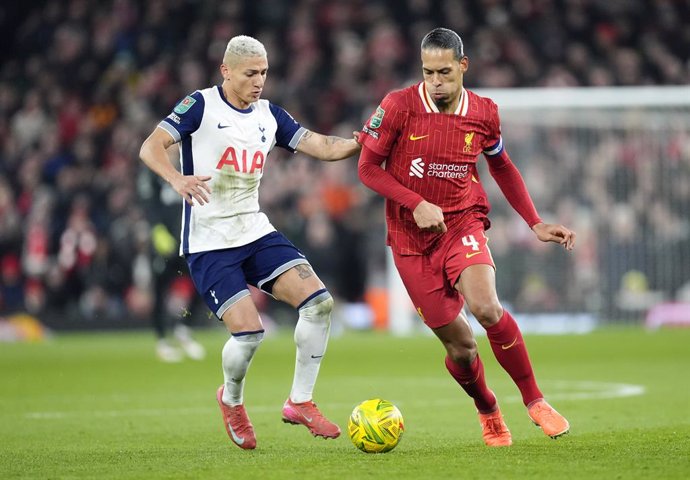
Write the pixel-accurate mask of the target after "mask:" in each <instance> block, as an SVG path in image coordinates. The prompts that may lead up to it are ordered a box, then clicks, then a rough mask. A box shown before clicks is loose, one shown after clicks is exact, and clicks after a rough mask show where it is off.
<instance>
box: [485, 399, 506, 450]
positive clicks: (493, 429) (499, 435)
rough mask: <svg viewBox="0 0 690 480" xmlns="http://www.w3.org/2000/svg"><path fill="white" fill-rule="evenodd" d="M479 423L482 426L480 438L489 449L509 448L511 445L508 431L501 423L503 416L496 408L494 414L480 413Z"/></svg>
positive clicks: (504, 424)
mask: <svg viewBox="0 0 690 480" xmlns="http://www.w3.org/2000/svg"><path fill="white" fill-rule="evenodd" d="M479 423H480V424H481V426H482V437H483V438H484V443H486V444H487V445H488V446H489V447H509V446H510V445H512V444H513V438H512V437H511V436H510V430H508V426H507V425H506V423H505V422H504V421H503V415H501V410H499V409H498V408H497V409H496V411H495V412H491V413H480V414H479Z"/></svg>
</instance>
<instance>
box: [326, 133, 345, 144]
mask: <svg viewBox="0 0 690 480" xmlns="http://www.w3.org/2000/svg"><path fill="white" fill-rule="evenodd" d="M341 140H342V138H340V137H334V136H333V135H329V136H327V137H326V145H333V144H334V143H338V142H340V141H341Z"/></svg>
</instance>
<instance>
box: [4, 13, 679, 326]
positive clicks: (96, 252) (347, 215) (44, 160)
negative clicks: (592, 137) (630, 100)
mask: <svg viewBox="0 0 690 480" xmlns="http://www.w3.org/2000/svg"><path fill="white" fill-rule="evenodd" d="M464 4H465V5H464V8H462V9H460V8H457V2H456V1H454V0H441V1H433V2H432V1H431V0H403V1H392V0H371V1H366V2H365V1H360V0H357V1H343V0H297V1H292V2H288V1H287V0H274V1H271V2H269V1H268V0H252V1H249V0H241V1H236V2H221V1H219V0H208V1H203V0H172V1H161V0H155V1H143V0H111V1H106V2H87V1H84V0H69V1H66V2H46V1H40V2H25V4H16V5H15V4H12V5H10V4H8V5H3V7H1V9H2V11H3V12H4V13H5V15H0V32H1V35H2V38H3V46H4V47H5V48H3V51H2V53H1V54H0V55H2V61H1V62H0V261H1V262H2V279H3V284H2V295H3V299H4V300H3V302H2V303H0V313H3V312H4V311H6V310H8V309H15V308H17V302H20V303H21V302H23V303H24V308H25V309H26V310H28V311H29V312H31V313H40V314H42V315H44V316H45V318H46V320H47V321H49V322H51V321H52V322H56V323H59V324H61V325H66V326H70V325H71V324H76V323H79V322H80V321H83V322H87V323H91V324H98V325H118V324H120V325H124V324H128V325H132V324H135V325H136V324H141V323H144V324H146V323H148V322H150V321H151V318H152V317H153V318H155V319H156V320H155V322H157V325H158V326H157V327H156V329H157V331H158V332H159V333H158V336H159V338H164V337H166V336H167V333H165V332H167V329H168V327H164V326H161V325H166V324H170V325H173V324H175V323H176V322H177V320H173V317H175V316H179V315H186V317H184V318H187V319H189V317H190V315H189V314H188V312H190V311H192V310H196V309H195V308H194V306H193V305H191V304H190V303H189V302H190V300H189V299H188V298H187V296H186V294H185V291H186V290H185V288H186V287H184V285H183V283H184V280H183V279H184V278H186V277H185V274H186V271H185V270H184V268H178V265H177V263H176V262H175V261H174V260H173V259H172V256H170V254H169V253H165V254H163V253H161V250H160V246H159V247H156V246H155V241H156V238H157V237H159V240H160V233H159V234H156V228H159V227H158V226H157V224H159V223H161V224H162V225H163V226H164V228H165V229H166V230H167V231H168V232H169V233H170V234H171V235H172V236H173V237H174V236H175V235H176V233H177V229H178V228H179V210H178V209H179V208H180V206H181V204H180V202H179V200H178V199H175V200H174V201H173V202H172V203H170V202H168V201H167V200H165V192H163V191H160V188H159V186H155V185H153V184H152V183H151V182H150V181H149V180H147V179H146V177H145V175H143V174H142V170H144V168H143V167H142V166H141V165H140V162H139V161H138V159H137V155H138V148H139V146H140V145H141V143H142V141H143V140H144V136H145V135H147V134H148V132H149V131H150V130H151V128H152V126H154V125H155V123H156V122H157V121H158V120H157V119H159V118H161V117H162V116H164V115H166V114H167V113H169V111H170V108H171V106H172V105H174V104H175V103H176V102H177V101H178V100H179V99H180V98H181V97H182V96H183V95H184V94H185V93H186V92H188V91H190V90H193V89H194V88H201V87H202V86H205V85H207V84H211V83H220V79H219V78H217V59H218V58H220V56H221V52H222V50H223V49H224V48H225V45H226V42H227V40H228V39H229V38H230V37H231V36H233V35H237V34H248V35H253V36H256V37H257V38H259V39H260V40H262V41H263V42H264V43H265V44H266V46H267V48H268V49H269V50H280V51H281V54H280V55H277V56H275V57H272V59H271V72H272V73H271V75H270V79H269V82H268V84H267V85H266V91H265V92H264V95H265V96H266V97H268V98H271V99H272V100H273V101H275V102H276V103H279V104H282V105H284V106H285V108H286V109H287V110H289V111H291V112H292V113H293V114H295V116H297V117H298V118H300V119H302V121H303V124H304V125H305V126H306V127H307V128H310V129H314V130H319V131H331V132H334V133H337V132H350V131H352V130H356V129H359V128H360V127H361V124H362V121H363V118H362V115H363V112H368V111H370V110H371V109H372V106H371V103H372V102H375V101H377V100H378V99H379V98H381V97H383V96H384V94H385V93H386V92H387V91H389V90H391V89H394V88H397V87H398V86H400V85H402V84H404V83H407V82H408V79H409V78H412V77H416V76H417V75H416V73H417V70H418V69H419V65H418V63H416V62H409V61H408V60H407V59H408V58H409V56H410V55H409V53H410V52H414V51H417V49H418V45H417V44H416V42H417V39H419V38H421V35H422V34H423V32H426V31H428V30H429V29H430V28H432V27H433V26H447V27H450V28H453V29H455V30H457V31H458V32H460V34H461V35H462V37H463V39H464V41H465V45H466V49H467V51H468V53H469V54H470V57H471V58H472V63H471V68H473V67H475V66H476V67H477V68H476V70H477V72H479V75H472V76H471V77H468V82H469V83H468V84H467V87H468V88H477V87H533V86H548V87H563V86H611V85H651V84H654V85H670V84H676V85H683V84H688V83H690V35H688V34H687V32H686V30H687V25H686V24H687V21H685V20H683V19H687V18H690V4H688V2H668V1H665V2H663V1H654V2H650V1H644V0H630V1H626V2H620V1H618V2H610V1H606V0H588V1H572V0H558V1H553V2H543V1H528V0H520V1H508V0H492V1H481V2H464ZM459 12H465V14H463V15H460V14H459ZM2 22H4V23H2ZM373 60H376V62H374V61H373ZM510 130H511V131H512V132H513V133H512V135H513V137H512V139H511V143H508V148H509V150H510V151H511V152H515V155H514V157H515V158H521V159H529V160H524V161H525V162H528V161H529V163H528V164H525V165H519V167H520V168H521V169H524V170H523V171H525V172H526V174H525V177H526V179H527V181H528V183H529V187H530V191H531V192H533V194H534V196H535V202H536V203H537V205H538V207H539V208H540V210H542V209H544V208H546V207H547V206H551V207H552V208H553V209H554V210H555V209H559V208H567V209H569V211H571V212H572V214H573V215H575V216H576V218H577V224H576V225H582V228H585V229H586V230H585V231H588V232H589V239H590V240H591V241H589V242H587V244H586V245H584V244H583V243H584V242H583V240H582V239H579V241H578V251H576V253H575V258H576V259H577V260H576V261H575V262H572V263H570V264H567V263H564V261H563V259H562V258H545V257H544V254H543V252H540V251H535V250H533V249H529V248H526V247H524V245H523V244H522V243H521V238H520V235H517V237H516V236H515V233H514V232H513V231H510V232H509V231H504V229H499V228H497V229H496V231H494V230H490V231H489V235H490V236H491V237H492V242H493V246H494V249H495V254H496V255H502V256H504V257H505V258H504V260H499V263H500V264H501V265H503V267H502V268H506V269H510V274H509V275H507V276H505V275H504V276H502V278H509V279H510V280H511V281H510V282H506V284H505V285H503V286H501V285H499V291H500V292H501V294H502V296H503V295H504V296H505V299H506V300H507V301H509V302H510V303H513V304H515V305H518V306H523V308H524V309H528V310H549V309H555V308H567V309H578V308H583V305H586V306H587V308H592V309H595V308H598V307H597V301H596V300H595V298H596V293H595V290H596V289H595V288H593V285H595V284H596V282H597V281H599V280H601V281H602V283H603V284H606V285H608V284H609V283H607V282H610V284H612V285H621V281H622V279H621V276H622V275H624V274H625V271H626V269H627V268H628V267H629V268H639V269H641V270H639V271H640V272H642V273H643V274H644V275H645V278H646V279H647V281H648V282H649V283H648V287H649V288H650V289H661V290H664V291H665V292H666V296H668V297H669V298H672V297H673V296H674V295H675V294H676V292H680V291H681V290H680V289H681V288H682V285H684V284H685V285H687V284H688V281H690V272H688V269H689V268H690V267H689V266H688V265H690V262H685V264H683V262H677V261H675V262H674V257H673V256H669V255H668V253H669V252H675V253H674V255H682V253H683V251H685V252H687V251H688V243H689V240H688V239H689V238H690V233H689V232H688V229H689V227H688V222H687V211H690V153H689V152H690V147H689V146H688V143H689V142H688V138H687V133H679V134H678V135H677V136H676V137H675V138H674V139H671V140H669V141H668V142H666V144H665V147H666V150H665V151H663V152H662V151H660V150H655V151H652V149H653V148H657V147H655V144H653V143H652V142H649V141H646V140H645V139H642V138H639V137H636V136H635V135H631V136H629V137H625V136H616V135H612V134H605V135H600V136H599V137H598V138H596V141H593V142H592V145H591V147H590V153H589V155H588V156H587V158H573V155H572V154H569V153H568V152H572V151H574V149H573V148H571V145H570V144H571V143H572V142H573V141H574V140H573V139H572V138H568V136H567V135H559V134H558V132H554V133H553V134H551V135H550V137H549V138H537V137H538V135H539V134H537V133H535V132H533V131H530V130H529V128H528V127H527V126H524V125H520V124H517V125H515V124H512V125H511V127H510ZM344 136H348V135H347V133H346V134H345V135H344ZM535 145H540V147H539V148H538V149H536V150H535ZM658 156H663V157H664V158H665V159H667V160H668V161H669V162H673V165H675V166H674V167H673V172H672V174H671V175H670V176H669V178H666V179H664V188H665V191H666V192H667V193H668V194H667V196H666V197H665V198H667V199H668V200H663V201H662V200H659V201H657V202H656V203H654V200H655V195H654V194H655V192H657V191H658V189H659V188H661V184H659V183H658V180H659V179H658V175H655V173H654V172H653V171H651V170H650V166H649V163H650V162H648V161H647V160H648V159H649V158H657V157H658ZM552 159H556V160H557V161H558V162H559V164H558V169H559V174H562V175H561V177H560V178H557V179H554V178H546V176H545V173H544V172H547V171H554V170H555V169H554V168H553V166H552V165H549V163H548V162H550V161H554V160H552ZM268 162H269V164H270V167H269V168H267V170H266V175H267V176H269V177H270V178H269V179H267V182H266V184H268V185H271V189H270V190H263V191H262V193H261V195H262V200H263V206H264V208H265V209H267V210H268V211H269V215H270V217H271V218H272V220H273V223H274V225H275V226H276V228H278V229H279V230H281V231H284V232H285V233H286V234H287V235H288V236H292V235H296V236H301V237H303V238H304V239H305V241H304V242H301V241H300V242H299V243H300V244H302V245H305V247H306V248H305V249H306V250H308V255H309V258H310V259H312V262H313V263H314V267H315V269H316V270H317V271H318V272H320V275H322V276H323V277H324V279H325V280H326V283H327V284H329V285H333V286H334V290H336V292H335V293H336V295H337V296H339V297H340V298H341V299H342V300H343V301H344V303H346V304H354V305H358V304H359V303H360V302H362V298H363V297H364V292H365V290H366V289H367V288H368V286H369V285H370V284H371V283H372V282H374V281H376V279H377V278H380V277H381V275H380V272H379V271H380V270H381V269H382V268H383V265H385V261H384V259H383V252H382V251H381V250H380V249H374V248H371V247H370V245H378V244H380V243H381V239H380V237H382V236H383V228H384V227H383V225H382V223H381V218H382V215H378V214H375V213H377V212H375V210H376V209H378V208H381V203H380V199H378V198H376V197H375V196H373V195H370V194H369V193H367V192H366V191H364V190H362V189H360V188H359V184H358V181H357V179H356V177H355V170H356V169H355V166H354V165H353V164H349V166H350V167H351V168H350V170H349V171H348V170H347V166H348V164H345V163H343V165H342V166H341V168H336V169H333V168H331V167H333V165H329V166H328V167H329V168H321V165H317V166H315V165H314V163H313V162H307V161H305V159H304V158H300V156H299V155H295V156H293V157H290V158H289V159H288V157H287V156H286V155H284V154H283V153H281V152H278V151H274V152H273V153H272V154H271V157H270V159H269V160H268ZM655 179H656V180H655ZM486 183H487V184H486V187H487V189H488V190H491V189H492V188H494V187H493V186H492V185H491V182H490V181H489V182H486ZM147 189H148V193H147ZM609 192H610V193H609ZM614 203H619V204H629V206H628V207H624V209H627V210H628V211H627V212H622V208H619V207H616V208H615V209H614V212H613V220H614V221H616V222H621V223H622V224H623V227H625V228H630V227H629V225H630V223H631V222H632V224H633V225H634V227H633V228H635V229H637V233H639V229H641V228H650V229H653V231H654V232H656V233H658V242H651V243H653V244H651V243H649V244H648V243H644V242H640V241H637V242H635V241H632V242H631V241H630V239H629V238H626V236H627V235H629V232H628V230H626V229H625V228H624V229H623V230H621V231H616V229H615V228H612V229H611V235H612V236H611V237H605V236H602V235H599V234H598V233H599V232H598V230H601V229H604V230H606V229H607V223H608V219H609V216H610V215H611V212H610V211H609V210H610V205H612V204H614ZM647 206H649V209H647ZM508 212H509V210H508V209H507V208H506V206H505V205H502V204H500V203H498V202H497V204H496V205H495V206H494V215H496V216H497V218H498V217H500V216H505V215H508V214H509V213H508ZM559 215H560V214H559ZM162 217H165V219H164V220H162ZM623 217H626V218H627V219H626V218H623ZM503 223H505V222H503V220H497V221H496V222H495V224H496V225H501V224H503ZM626 225H627V227H626ZM154 227H155V228H154ZM575 230H579V229H578V227H577V226H576V227H575ZM158 231H159V232H160V228H159V230H158ZM515 231H519V230H515ZM626 232H628V233H626ZM578 233H580V232H579V231H578ZM633 233H635V232H633ZM654 238H655V239H656V237H654ZM597 248H599V250H597ZM633 250H635V252H633ZM626 252H627V253H626ZM665 253H666V254H667V255H666V256H665V255H664V254H665ZM634 255H643V256H648V255H651V256H653V258H655V259H656V261H655V262H651V263H655V264H657V265H659V270H658V271H645V266H644V265H635V264H634V263H635V262H634V260H633V261H632V264H628V263H627V262H628V260H627V259H628V258H631V256H634ZM173 256H174V255H173ZM597 256H598V261H597ZM682 258H685V257H682ZM17 259H19V261H20V265H21V270H20V271H19V272H17V270H16V261H17ZM532 261H540V262H545V263H546V264H549V265H552V267H553V268H552V269H551V270H550V273H549V274H548V275H547V276H544V277H540V278H535V277H534V276H533V275H532V274H531V271H532V270H531V269H530V267H529V265H530V262H532ZM648 263H649V262H648ZM599 265H602V267H601V271H600V270H599ZM180 272H182V274H180ZM559 272H561V274H562V276H561V277H559V276H558V275H559ZM660 272H663V273H660ZM665 272H672V273H671V274H670V275H667V274H666V273H665ZM563 275H572V276H574V279H575V280H576V281H575V280H573V279H572V278H568V280H567V282H570V281H575V283H576V286H572V285H564V283H563V281H564V280H563V278H565V277H563ZM377 276H378V277H377ZM328 278H332V279H333V282H330V281H328ZM559 279H560V280H559ZM604 280H606V282H604ZM686 290H687V287H686ZM684 291H685V290H684ZM607 293H610V292H607ZM267 308H270V304H269V306H268V307H267ZM357 311H361V310H357ZM184 312H187V313H184ZM202 316H203V314H202ZM162 318H167V319H166V320H161V319H162ZM161 322H162V323H161Z"/></svg>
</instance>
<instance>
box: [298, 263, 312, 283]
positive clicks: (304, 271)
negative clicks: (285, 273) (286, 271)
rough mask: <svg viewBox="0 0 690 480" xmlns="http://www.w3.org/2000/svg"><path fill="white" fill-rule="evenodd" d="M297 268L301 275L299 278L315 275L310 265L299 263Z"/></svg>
mask: <svg viewBox="0 0 690 480" xmlns="http://www.w3.org/2000/svg"><path fill="white" fill-rule="evenodd" d="M295 270H297V274H298V275H299V278H301V279H302V280H304V279H305V278H309V277H311V276H312V275H313V273H312V271H311V268H309V265H297V266H295Z"/></svg>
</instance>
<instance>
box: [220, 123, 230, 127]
mask: <svg viewBox="0 0 690 480" xmlns="http://www.w3.org/2000/svg"><path fill="white" fill-rule="evenodd" d="M229 126H230V125H221V124H220V122H218V128H228V127H229Z"/></svg>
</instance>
